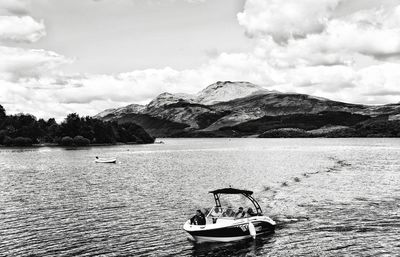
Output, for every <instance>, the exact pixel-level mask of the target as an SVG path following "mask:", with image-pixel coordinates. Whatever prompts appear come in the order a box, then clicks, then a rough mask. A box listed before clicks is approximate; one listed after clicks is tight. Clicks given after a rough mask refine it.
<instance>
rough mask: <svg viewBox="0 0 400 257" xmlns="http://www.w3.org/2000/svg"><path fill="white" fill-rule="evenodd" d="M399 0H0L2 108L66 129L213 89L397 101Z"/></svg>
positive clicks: (371, 101) (399, 85) (399, 83)
mask: <svg viewBox="0 0 400 257" xmlns="http://www.w3.org/2000/svg"><path fill="white" fill-rule="evenodd" d="M399 71H400V0H301V1H299V0H1V1H0V104H1V105H3V106H4V107H5V108H6V111H7V112H8V113H19V112H24V113H31V114H34V115H35V116H37V117H43V118H49V117H56V118H57V119H62V118H63V117H65V116H66V114H68V113H71V112H78V113H79V114H81V115H94V114H96V113H98V112H100V111H102V110H104V109H106V108H113V107H120V106H124V105H127V104H131V103H147V102H148V101H149V100H150V99H152V98H154V97H155V96H156V95H158V94H160V93H162V92H171V93H177V92H183V93H196V92H198V91H200V90H201V89H203V88H204V87H206V86H207V85H209V84H212V83H214V82H216V81H218V80H231V81H235V80H240V81H250V82H252V83H255V84H259V85H261V86H264V87H265V88H267V89H271V90H278V91H282V92H299V93H306V94H312V95H317V96H322V97H327V98H331V99H334V100H339V101H345V102H352V103H364V104H385V103H393V102H400V72H399Z"/></svg>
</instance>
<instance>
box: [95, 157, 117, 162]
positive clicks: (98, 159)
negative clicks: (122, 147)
mask: <svg viewBox="0 0 400 257" xmlns="http://www.w3.org/2000/svg"><path fill="white" fill-rule="evenodd" d="M95 162H97V163H117V158H99V157H97V156H96V160H95Z"/></svg>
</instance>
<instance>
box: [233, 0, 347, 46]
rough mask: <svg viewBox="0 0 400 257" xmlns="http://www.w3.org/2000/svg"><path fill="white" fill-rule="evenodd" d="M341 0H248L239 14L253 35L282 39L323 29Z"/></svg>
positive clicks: (279, 41)
mask: <svg viewBox="0 0 400 257" xmlns="http://www.w3.org/2000/svg"><path fill="white" fill-rule="evenodd" d="M339 2H340V0H302V1H298V0H285V1H281V0H247V1H246V4H245V7H244V10H243V12H241V13H239V14H238V15H237V17H238V21H239V24H240V25H242V26H243V27H244V28H245V29H246V32H247V34H248V35H249V36H250V37H264V36H266V35H270V36H272V37H273V39H274V40H275V41H276V42H278V43H281V42H286V41H287V40H288V39H290V38H293V37H294V38H298V37H305V36H306V35H308V34H312V33H320V32H321V31H323V30H324V28H325V24H326V22H327V21H328V19H329V18H330V17H331V15H332V13H333V11H334V9H335V8H336V6H337V5H338V3H339Z"/></svg>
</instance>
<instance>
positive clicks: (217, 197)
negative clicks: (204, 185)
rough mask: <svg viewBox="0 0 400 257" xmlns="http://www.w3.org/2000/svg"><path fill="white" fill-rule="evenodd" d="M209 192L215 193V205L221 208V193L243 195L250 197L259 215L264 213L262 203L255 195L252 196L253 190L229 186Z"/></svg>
mask: <svg viewBox="0 0 400 257" xmlns="http://www.w3.org/2000/svg"><path fill="white" fill-rule="evenodd" d="M209 193H211V194H213V195H214V200H215V207H220V208H221V207H222V206H221V201H220V195H221V194H230V195H233V194H237V195H243V196H245V197H246V198H247V199H249V200H250V202H251V203H252V204H253V205H254V207H255V208H256V212H257V215H262V210H261V207H260V205H259V204H258V202H257V201H256V199H254V197H253V196H252V194H253V191H250V190H242V189H236V188H231V187H229V188H222V189H217V190H213V191H210V192H209Z"/></svg>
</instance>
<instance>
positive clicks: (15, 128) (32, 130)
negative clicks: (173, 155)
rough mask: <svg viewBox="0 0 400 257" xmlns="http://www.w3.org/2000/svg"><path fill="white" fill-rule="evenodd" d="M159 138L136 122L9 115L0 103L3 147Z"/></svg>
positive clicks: (132, 141) (0, 135)
mask: <svg viewBox="0 0 400 257" xmlns="http://www.w3.org/2000/svg"><path fill="white" fill-rule="evenodd" d="M154 140H155V138H153V137H152V136H150V135H149V134H148V133H147V132H146V131H145V130H144V129H143V128H142V127H141V126H139V125H137V124H135V123H131V122H128V123H124V124H119V123H118V122H117V121H102V120H99V119H96V118H92V117H88V116H87V117H79V115H78V114H76V113H71V114H69V115H68V116H67V117H66V118H65V119H64V121H63V122H61V123H60V124H58V123H57V122H56V121H55V119H53V118H51V119H48V120H47V121H46V120H44V119H37V118H36V117H35V116H33V115H30V114H17V115H7V114H6V111H5V109H4V108H3V106H1V105H0V145H3V146H33V145H36V146H43V145H45V146H46V145H59V146H77V147H78V146H89V145H108V144H117V143H135V144H149V143H154Z"/></svg>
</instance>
